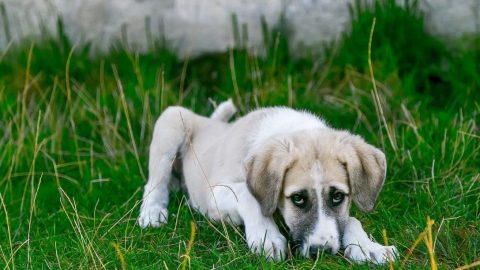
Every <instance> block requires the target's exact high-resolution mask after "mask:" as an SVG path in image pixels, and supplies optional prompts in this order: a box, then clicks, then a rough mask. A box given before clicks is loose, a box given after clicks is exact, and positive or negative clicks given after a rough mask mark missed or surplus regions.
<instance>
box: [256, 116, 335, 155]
mask: <svg viewBox="0 0 480 270" xmlns="http://www.w3.org/2000/svg"><path fill="white" fill-rule="evenodd" d="M277 110H278V111H276V112H275V113H273V114H268V115H267V116H266V117H264V118H263V120H262V121H261V122H260V123H259V124H258V128H257V131H256V132H255V134H254V135H253V136H252V138H251V139H249V144H250V146H251V149H258V148H260V147H261V146H262V144H264V143H265V141H266V140H268V139H270V138H272V137H273V136H275V135H278V134H285V133H293V132H297V131H301V130H310V129H315V128H326V127H327V125H326V124H325V123H324V121H323V120H322V119H320V118H318V117H316V116H314V115H313V114H310V113H308V112H301V111H295V110H292V109H290V108H286V107H281V108H277Z"/></svg>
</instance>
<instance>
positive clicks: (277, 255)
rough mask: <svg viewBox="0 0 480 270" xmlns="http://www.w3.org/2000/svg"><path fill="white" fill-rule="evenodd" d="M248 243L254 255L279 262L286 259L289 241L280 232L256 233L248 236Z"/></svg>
mask: <svg viewBox="0 0 480 270" xmlns="http://www.w3.org/2000/svg"><path fill="white" fill-rule="evenodd" d="M247 243H248V245H249V247H250V249H251V250H252V251H253V252H254V253H257V254H263V255H265V257H267V258H268V259H272V260H276V261H279V260H282V259H284V258H285V257H286V250H287V240H286V239H285V237H284V236H283V235H282V234H281V233H280V232H275V233H274V232H267V233H265V232H263V233H258V234H257V233H256V234H254V235H250V236H247Z"/></svg>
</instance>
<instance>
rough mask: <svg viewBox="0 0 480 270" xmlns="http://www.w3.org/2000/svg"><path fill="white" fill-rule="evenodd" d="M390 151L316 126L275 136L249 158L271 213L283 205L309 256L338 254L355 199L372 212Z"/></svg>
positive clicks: (251, 177) (251, 182) (253, 180)
mask: <svg viewBox="0 0 480 270" xmlns="http://www.w3.org/2000/svg"><path fill="white" fill-rule="evenodd" d="M385 170H386V163H385V156H384V154H383V153H382V152H381V151H380V150H378V149H376V148H375V147H373V146H371V145H369V144H367V143H365V142H364V141H363V140H362V139H361V138H360V137H358V136H353V135H351V134H349V133H347V132H343V131H332V130H328V131H327V130H313V131H308V132H301V133H293V134H290V135H287V136H281V137H278V138H273V139H272V140H271V141H269V142H268V143H267V144H266V145H264V146H263V147H262V149H259V151H258V152H257V153H255V154H254V155H253V156H252V157H251V158H250V159H249V160H248V163H247V173H248V175H247V182H248V186H249V189H250V191H251V192H252V194H253V195H254V196H255V198H256V199H257V200H258V202H259V203H260V205H261V207H262V212H263V214H264V215H265V216H271V215H272V214H273V213H274V212H275V211H276V209H279V211H280V213H281V214H282V216H283V219H284V221H285V223H286V225H287V226H288V229H289V233H290V237H291V239H292V240H293V244H294V246H296V247H297V248H299V250H300V253H301V254H302V255H303V256H306V257H309V256H314V255H316V254H317V253H318V252H320V253H321V252H328V253H332V254H335V253H337V251H338V249H339V248H340V246H341V239H342V235H343V228H344V225H345V223H346V221H347V219H348V210H349V207H350V204H351V201H353V202H354V203H355V204H356V205H357V206H358V207H359V208H360V210H362V211H370V210H372V209H373V207H374V205H375V201H376V199H377V196H378V193H379V192H380V189H381V187H382V186H383V182H384V179H385Z"/></svg>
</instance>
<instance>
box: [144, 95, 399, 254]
mask: <svg viewBox="0 0 480 270" xmlns="http://www.w3.org/2000/svg"><path fill="white" fill-rule="evenodd" d="M232 107H233V108H232ZM217 110H218V111H216V112H215V113H214V114H213V115H212V118H206V117H202V116H199V115H196V114H194V113H193V112H191V111H189V110H187V109H185V108H182V107H169V108H167V109H166V110H165V111H164V112H163V113H162V115H161V116H160V117H159V119H158V120H157V122H156V124H155V128H154V132H153V138H152V143H151V145H150V160H149V179H148V183H147V184H146V185H145V191H144V195H143V202H142V206H141V208H140V216H139V219H138V221H139V225H140V226H141V227H142V228H145V227H148V226H151V227H158V226H160V225H161V224H163V223H165V222H167V220H168V211H167V205H168V196H169V182H170V180H171V177H172V172H171V171H172V164H173V163H174V161H175V158H176V157H177V155H178V157H181V159H182V168H183V176H184V179H183V181H184V184H185V186H186V188H187V190H188V195H189V196H188V197H189V203H190V204H191V205H192V206H193V207H194V208H195V209H196V210H197V211H199V212H201V213H202V214H204V215H205V216H207V217H208V218H210V219H212V220H216V221H218V220H223V221H228V222H231V223H233V224H243V225H244V228H245V236H246V240H247V244H248V246H249V247H250V249H251V250H252V251H253V252H255V253H261V254H264V255H265V256H266V257H267V258H273V259H281V258H284V257H285V256H286V254H287V241H286V239H285V237H284V236H283V235H282V234H281V233H280V230H279V229H278V227H277V225H276V224H275V222H274V220H273V217H272V216H265V215H264V213H262V208H261V205H260V203H259V202H258V201H257V200H256V198H255V197H254V196H253V195H252V193H251V192H250V190H249V188H248V186H247V180H246V172H245V167H244V166H243V165H244V161H245V159H246V157H247V156H248V155H249V153H254V152H256V151H259V150H260V149H261V148H262V145H263V144H264V143H266V142H267V141H268V140H269V139H270V138H272V137H273V136H275V135H281V134H290V133H292V132H298V131H303V130H306V131H307V130H323V129H329V128H328V127H327V126H326V125H325V123H324V122H323V121H322V120H321V119H319V118H318V117H316V116H314V115H312V114H309V113H306V112H298V111H294V110H292V109H288V108H272V109H260V110H257V111H254V112H251V113H249V114H248V115H246V116H244V117H242V118H240V119H239V120H237V121H236V122H235V123H233V124H228V123H226V121H227V119H228V118H229V117H230V116H231V115H232V114H233V112H234V111H235V108H234V106H233V104H232V103H231V101H228V102H226V103H223V104H221V105H220V106H219V107H218V108H217ZM220 120H222V121H220ZM326 132H330V131H328V130H327V131H326ZM323 171H324V170H323V168H321V166H320V164H318V166H316V167H315V168H314V169H313V170H312V172H311V173H312V174H314V175H313V176H314V178H315V177H316V179H317V180H318V183H317V186H315V188H316V190H317V191H319V190H321V186H320V185H321V184H320V183H321V180H322V179H321V176H322V173H323ZM317 196H318V198H319V203H321V202H322V201H323V200H321V196H322V195H321V194H320V193H318V194H317ZM319 209H320V210H321V209H323V206H322V205H319ZM335 224H336V223H335V220H333V218H332V217H328V216H327V215H325V213H324V212H323V210H321V211H320V213H319V218H318V222H317V223H316V227H315V228H314V230H313V232H312V233H311V235H310V236H309V238H308V243H309V244H308V245H328V246H330V247H331V248H332V250H333V251H334V252H335V253H336V252H337V250H338V249H339V248H340V236H339V232H338V231H337V228H336V225H335ZM347 232H348V235H347V237H346V238H345V237H344V239H343V241H342V242H343V244H344V245H346V247H347V251H348V254H347V257H348V258H351V259H352V260H355V261H373V262H380V263H381V262H383V261H381V260H380V257H381V255H383V254H384V253H385V250H389V249H391V247H386V248H384V249H382V248H383V247H382V246H380V245H378V244H376V245H374V244H373V242H371V241H369V240H368V241H367V239H366V237H365V236H364V235H366V233H365V232H364V231H363V229H362V228H361V225H360V227H359V226H358V225H357V224H356V223H355V222H353V221H352V223H351V225H350V226H349V227H348V228H347ZM357 235H358V237H357ZM357 242H358V243H360V247H363V248H364V249H367V250H369V251H371V250H373V249H374V250H373V252H374V254H376V255H375V256H373V257H372V256H370V257H365V258H361V257H360V255H359V254H358V251H357V250H356V249H355V248H354V247H351V246H350V245H351V244H352V243H357ZM308 245H307V250H308ZM305 252H307V251H305ZM382 252H383V253H382ZM378 254H380V255H378ZM304 255H305V254H304Z"/></svg>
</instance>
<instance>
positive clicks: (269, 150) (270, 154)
mask: <svg viewBox="0 0 480 270" xmlns="http://www.w3.org/2000/svg"><path fill="white" fill-rule="evenodd" d="M292 152H293V145H292V143H291V142H290V141H289V140H287V139H275V140H272V141H271V142H269V143H268V144H267V145H265V146H262V147H261V149H259V151H258V152H257V153H255V154H253V155H252V157H250V158H249V159H248V160H247V162H246V169H247V186H248V189H249V190H250V192H251V193H252V195H253V196H254V197H255V198H256V199H257V201H258V203H259V204H260V207H261V210H262V214H263V215H264V216H271V215H273V213H274V212H275V210H276V209H277V203H278V199H279V196H280V192H281V191H282V187H283V182H284V178H285V174H286V172H287V170H288V169H289V167H290V166H291V164H292V163H293V155H292Z"/></svg>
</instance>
